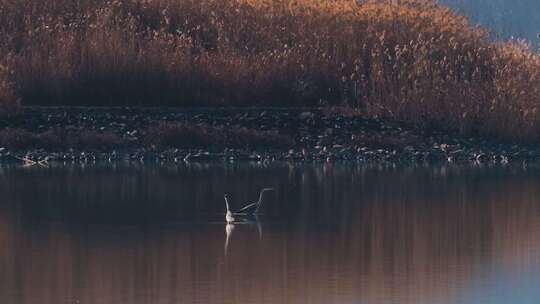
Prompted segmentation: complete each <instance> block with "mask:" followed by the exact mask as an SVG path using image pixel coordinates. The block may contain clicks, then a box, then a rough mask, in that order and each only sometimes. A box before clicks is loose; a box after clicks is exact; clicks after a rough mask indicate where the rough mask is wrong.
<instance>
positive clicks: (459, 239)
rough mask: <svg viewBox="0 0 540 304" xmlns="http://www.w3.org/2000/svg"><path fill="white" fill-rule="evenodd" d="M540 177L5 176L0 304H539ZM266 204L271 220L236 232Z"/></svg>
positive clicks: (158, 171)
mask: <svg viewBox="0 0 540 304" xmlns="http://www.w3.org/2000/svg"><path fill="white" fill-rule="evenodd" d="M539 181H540V169H538V168H536V169H535V168H523V167H504V168H501V167H498V168H488V167H484V168H481V167H412V168H411V167H407V168H400V167H365V166H364V167H362V166H357V165H350V164H349V165H338V164H334V165H330V164H326V165H303V166H290V165H287V164H281V165H280V164H278V165H273V166H271V167H262V166H259V165H250V164H230V165H181V166H157V165H156V166H149V165H146V166H143V165H133V164H132V165H127V164H126V165H116V166H112V165H92V166H80V165H75V166H69V165H68V166H60V165H57V166H52V167H51V168H47V169H46V168H39V167H34V168H22V167H18V166H3V167H0V303H8V304H23V303H29V304H30V303H31V304H49V303H50V304H60V303H81V304H86V303H88V304H113V303H129V304H131V303H141V304H147V303H325V304H326V303H430V304H432V303H434V304H437V303H538V301H539V300H538V299H540V183H539ZM268 186H271V187H274V188H275V189H276V191H275V192H274V193H271V194H269V195H268V196H267V197H265V203H264V205H263V208H262V212H263V214H262V215H261V216H260V217H259V219H258V220H250V221H243V222H239V223H236V224H234V225H229V226H227V225H225V223H224V221H223V213H224V210H225V206H224V201H223V194H224V193H229V195H230V197H231V202H232V204H233V205H234V207H236V208H239V207H241V206H242V205H243V203H244V202H247V201H253V200H256V198H257V196H258V191H259V189H260V188H262V187H268Z"/></svg>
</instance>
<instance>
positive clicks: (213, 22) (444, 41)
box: [0, 0, 540, 140]
mask: <svg viewBox="0 0 540 304" xmlns="http://www.w3.org/2000/svg"><path fill="white" fill-rule="evenodd" d="M0 55H1V56H2V58H3V60H2V65H1V66H2V69H0V79H1V80H2V82H0V83H5V85H3V86H0V91H1V92H2V93H1V94H0V100H2V98H3V97H2V96H4V95H5V96H13V92H15V93H16V94H17V96H19V97H20V98H21V100H22V102H23V103H25V104H38V105H53V104H54V105H56V104H66V105H174V106H203V105H212V106H216V105H218V106H222V105H223V106H228V105H280V106H297V105H302V106H314V105H346V106H351V107H355V108H358V109H360V110H361V111H363V113H365V114H366V115H370V116H382V117H389V118H393V119H400V120H407V121H411V122H414V123H418V124H423V125H425V126H436V127H441V128H447V129H453V130H459V131H462V132H468V133H481V134H487V135H494V136H499V137H504V138H512V139H523V140H537V139H539V137H540V125H539V123H540V114H539V113H538V105H539V103H540V56H539V55H537V54H535V53H534V52H532V51H531V50H530V49H529V48H528V46H526V45H524V44H523V45H522V44H515V43H493V42H491V41H490V40H489V39H488V37H487V34H486V33H485V31H484V30H482V29H480V28H477V27H473V26H471V25H470V24H469V22H468V21H467V19H466V18H465V17H462V16H459V15H456V13H454V12H453V11H452V10H450V9H449V8H447V7H444V6H440V5H437V4H435V3H433V2H432V1H421V0H402V1H390V0H389V1H364V2H362V3H359V2H358V1H356V0H296V1H295V0H197V1H195V0H131V1H127V0H126V1H120V0H115V1H107V0H53V1H51V0H0ZM11 98H12V99H13V98H14V97H11ZM6 100H7V99H6Z"/></svg>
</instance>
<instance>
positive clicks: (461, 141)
mask: <svg viewBox="0 0 540 304" xmlns="http://www.w3.org/2000/svg"><path fill="white" fill-rule="evenodd" d="M163 125H165V126H167V129H166V130H162V129H163V128H162V127H156V126H163ZM169 126H173V128H172V129H173V131H174V132H172V133H171V130H170V129H171V128H169ZM177 126H181V128H178V127H177ZM6 128H7V129H6ZM160 128H161V129H160ZM186 128H187V131H186ZM177 129H178V130H177ZM199 130H202V131H199ZM235 130H236V131H235ZM167 132H168V133H167ZM190 132H191V133H190ZM223 132H227V133H226V135H227V136H228V139H227V140H225V141H220V142H219V143H217V142H215V138H218V137H220V136H221V135H222V133H223ZM12 133H15V134H12ZM44 134H45V135H44ZM51 134H52V135H51ZM56 134H62V136H61V137H59V136H57V135H56ZM66 134H67V135H66ZM212 134H213V135H212ZM212 136H213V137H212ZM26 137H28V138H26ZM206 137H208V138H206ZM270 137H275V138H270ZM51 138H52V139H51ZM164 138H166V139H164ZM83 139H85V140H83ZM24 159H26V160H31V161H42V160H46V161H61V162H62V161H63V162H66V161H69V162H88V161H111V162H113V161H125V160H130V161H160V162H162V161H164V162H216V161H217V162H224V161H225V162H229V161H255V162H273V161H294V162H332V161H352V162H360V163H382V162H384V163H388V162H390V163H499V164H506V163H510V162H524V161H525V162H539V161H540V147H538V146H535V145H530V144H529V145H524V144H511V143H505V142H500V141H497V140H492V139H491V140H490V139H486V138H480V137H469V136H462V135H459V134H451V133H446V132H440V131H431V132H426V131H425V130H423V129H420V128H416V127H415V126H412V125H410V124H406V123H400V122H392V121H387V120H381V119H367V118H363V117H361V116H359V115H347V114H345V115H344V114H342V113H341V112H339V111H331V110H327V109H321V108H232V109H231V108H200V109H197V108H190V109H178V108H176V109H175V108H116V107H115V108H106V107H104V108H92V107H83V108H81V107H76V108H72V107H51V108H49V107H25V108H23V109H22V110H21V111H20V112H19V113H17V114H15V115H12V116H10V117H3V118H0V162H2V163H8V162H17V161H23V160H24Z"/></svg>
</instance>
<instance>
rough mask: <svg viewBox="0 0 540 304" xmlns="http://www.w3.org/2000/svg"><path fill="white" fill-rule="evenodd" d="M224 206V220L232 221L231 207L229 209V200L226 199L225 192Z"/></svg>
mask: <svg viewBox="0 0 540 304" xmlns="http://www.w3.org/2000/svg"><path fill="white" fill-rule="evenodd" d="M225 207H227V213H225V221H227V223H233V222H234V217H233V215H232V212H231V209H229V202H228V200H227V194H225Z"/></svg>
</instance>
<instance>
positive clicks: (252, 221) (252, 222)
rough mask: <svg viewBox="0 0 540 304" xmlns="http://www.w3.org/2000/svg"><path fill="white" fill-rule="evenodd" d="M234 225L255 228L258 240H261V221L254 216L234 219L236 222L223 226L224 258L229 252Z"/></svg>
mask: <svg viewBox="0 0 540 304" xmlns="http://www.w3.org/2000/svg"><path fill="white" fill-rule="evenodd" d="M236 225H248V226H256V227H257V232H258V235H259V240H262V225H261V221H260V220H259V217H258V216H257V215H256V214H255V215H253V216H248V217H242V218H236V221H235V222H234V223H233V222H227V223H226V224H225V246H224V251H225V256H227V253H228V251H229V244H230V240H231V236H232V234H233V231H234V229H235V228H236Z"/></svg>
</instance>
